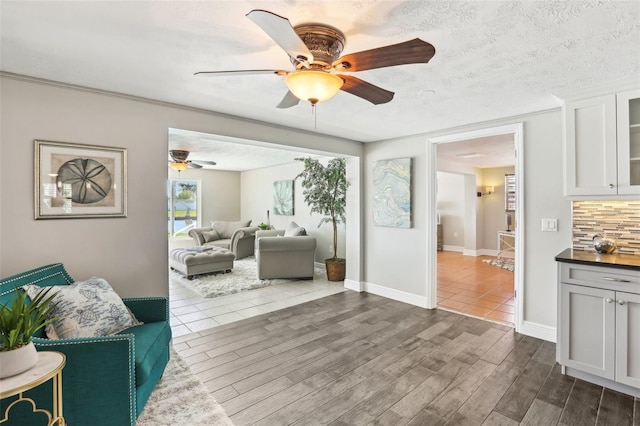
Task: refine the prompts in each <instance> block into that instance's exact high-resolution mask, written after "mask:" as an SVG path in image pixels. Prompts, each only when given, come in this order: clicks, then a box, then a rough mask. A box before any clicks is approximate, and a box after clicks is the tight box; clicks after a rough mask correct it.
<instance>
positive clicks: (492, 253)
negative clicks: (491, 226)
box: [442, 246, 498, 257]
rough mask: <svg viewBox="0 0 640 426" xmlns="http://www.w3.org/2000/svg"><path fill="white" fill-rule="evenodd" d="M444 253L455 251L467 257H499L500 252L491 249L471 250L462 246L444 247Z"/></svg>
mask: <svg viewBox="0 0 640 426" xmlns="http://www.w3.org/2000/svg"><path fill="white" fill-rule="evenodd" d="M442 250H443V251H455V252H458V253H462V254H463V255H465V256H474V257H477V256H497V255H498V250H491V249H478V250H470V249H466V248H464V247H460V246H442Z"/></svg>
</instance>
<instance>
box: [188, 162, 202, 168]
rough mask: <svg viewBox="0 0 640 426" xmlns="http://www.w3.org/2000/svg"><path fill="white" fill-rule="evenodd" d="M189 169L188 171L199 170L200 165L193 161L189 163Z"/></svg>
mask: <svg viewBox="0 0 640 426" xmlns="http://www.w3.org/2000/svg"><path fill="white" fill-rule="evenodd" d="M189 168H190V169H201V168H202V166H201V165H200V164H196V163H194V162H193V161H189Z"/></svg>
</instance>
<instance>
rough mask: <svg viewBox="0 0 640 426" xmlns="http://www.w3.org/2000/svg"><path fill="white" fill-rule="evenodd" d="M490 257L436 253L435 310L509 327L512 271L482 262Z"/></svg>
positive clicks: (511, 319) (445, 252)
mask: <svg viewBox="0 0 640 426" xmlns="http://www.w3.org/2000/svg"><path fill="white" fill-rule="evenodd" d="M491 258H492V257H491V256H478V257H474V256H464V255H462V253H458V252H452V251H441V252H438V307H440V308H443V309H447V310H451V311H455V312H460V313H463V314H469V315H473V316H475V317H478V318H486V319H489V320H492V321H497V322H501V323H503V324H508V325H513V317H514V315H513V312H514V309H515V308H514V305H515V302H514V299H513V286H514V278H513V272H510V271H507V270H504V269H501V268H498V267H496V266H492V265H489V264H486V263H483V262H482V260H483V259H491Z"/></svg>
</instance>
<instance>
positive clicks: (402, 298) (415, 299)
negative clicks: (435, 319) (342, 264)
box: [345, 282, 429, 308]
mask: <svg viewBox="0 0 640 426" xmlns="http://www.w3.org/2000/svg"><path fill="white" fill-rule="evenodd" d="M345 285H346V283H345ZM361 285H362V291H366V292H367V293H371V294H375V295H378V296H382V297H386V298H387V299H392V300H397V301H398V302H403V303H408V304H409V305H414V306H418V307H420V308H429V304H428V302H427V298H426V297H425V296H418V295H416V294H412V293H407V292H406V291H402V290H396V289H394V288H389V287H384V286H381V285H378V284H373V283H368V282H362V283H361Z"/></svg>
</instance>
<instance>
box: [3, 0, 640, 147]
mask: <svg viewBox="0 0 640 426" xmlns="http://www.w3.org/2000/svg"><path fill="white" fill-rule="evenodd" d="M0 5H1V34H0V35H1V37H2V40H1V48H2V50H1V56H0V61H1V62H0V67H1V69H2V70H3V71H7V72H11V73H18V74H23V75H27V76H34V77H39V78H45V79H50V80H55V81H60V82H65V83H72V84H77V85H82V86H88V87H92V88H97V89H104V90H109V91H114V92H121V93H126V94H130V95H136V96H141V97H145V98H151V99H156V100H160V101H167V102H172V103H177V104H183V105H188V106H193V107H198V108H204V109H207V110H211V111H218V112H222V113H226V114H233V115H237V116H241V117H247V118H251V119H255V120H261V121H266V122H270V123H275V124H280V125H284V126H290V127H295V128H301V129H305V130H309V131H317V132H319V133H325V134H330V135H337V136H341V137H345V138H349V139H354V140H359V141H363V142H369V141H374V140H381V139H388V138H395V137H399V136H404V135H409V134H417V133H423V132H428V131H433V130H438V129H445V128H450V127H455V126H457V125H462V124H466V123H473V122H481V121H486V120H491V119H495V118H501V117H507V116H513V115H517V114H521V113H528V112H532V111H539V110H544V109H548V108H553V107H558V106H559V105H560V102H559V100H558V99H557V98H555V97H554V96H553V94H561V93H566V92H571V91H575V90H579V89H583V88H587V87H590V86H592V85H595V84H603V83H610V82H613V81H616V80H620V79H625V78H626V79H628V78H632V77H638V76H639V75H640V50H639V49H638V46H639V45H640V2H638V1H631V2H622V1H610V2H604V1H590V2H584V1H577V2H560V1H450V2H444V1H379V0H360V1H351V2H348V1H320V0H300V1H296V0H285V1H246V0H245V1H242V0H234V1H197V2H192V1H117V2H116V1H102V2H101V1H69V2H58V1H44V2H38V1H5V0H2V1H1V3H0ZM255 8H262V9H266V10H270V11H272V12H274V13H277V14H279V15H282V16H285V17H288V18H289V19H290V21H291V22H292V24H294V25H295V24H299V23H302V22H309V21H320V22H324V23H328V24H331V25H333V26H336V27H338V28H340V29H341V30H342V31H344V32H345V34H346V36H347V44H346V47H345V50H344V53H345V54H347V53H351V52H357V51H360V50H366V49H371V48H375V47H380V46H384V45H388V44H393V43H398V42H402V41H405V40H408V39H411V38H414V37H420V38H422V39H424V40H426V41H428V42H430V43H432V44H433V45H434V46H435V47H436V55H435V57H434V58H433V59H432V60H431V62H430V63H428V64H412V65H404V66H398V67H391V68H383V69H375V70H369V71H364V72H359V73H356V74H355V75H357V76H358V77H359V78H362V79H365V80H367V81H369V82H371V83H373V84H376V85H379V86H381V87H383V88H385V89H388V90H392V91H394V92H395V98H394V99H393V100H392V101H391V102H390V103H388V104H384V105H378V106H374V105H372V104H369V103H368V102H366V101H364V100H362V99H360V98H357V97H355V96H352V95H350V94H348V93H344V92H341V93H339V94H338V95H337V96H336V97H334V98H333V99H331V100H329V101H327V102H325V103H321V104H319V106H318V108H317V116H316V117H315V119H314V117H313V116H312V115H311V108H310V106H309V104H308V103H306V102H301V103H300V105H298V106H296V107H293V108H290V109H285V110H281V109H276V108H275V105H276V104H277V103H278V102H279V101H280V99H281V98H282V97H283V95H284V94H285V92H286V87H285V84H284V81H283V80H282V77H278V76H272V75H255V76H235V77H218V78H203V77H196V76H193V73H194V72H195V71H201V70H232V69H256V68H283V69H290V68H291V64H290V62H289V59H288V57H287V55H286V54H285V53H284V52H283V51H282V50H281V49H280V48H279V47H278V46H277V45H276V44H275V43H274V42H273V41H272V40H271V39H270V38H269V37H268V36H267V35H266V34H265V33H264V32H263V31H262V30H261V29H260V28H259V27H257V26H256V25H255V24H254V23H253V22H251V21H250V20H249V19H248V18H247V17H246V16H245V14H246V13H247V12H249V11H250V10H252V9H255ZM315 120H317V124H314V121H315ZM314 125H315V126H317V127H314Z"/></svg>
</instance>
